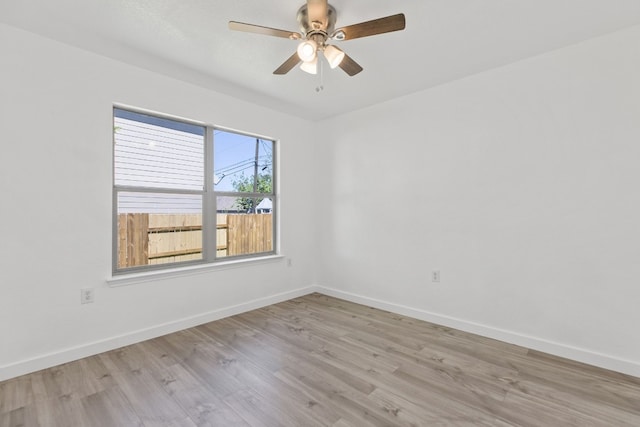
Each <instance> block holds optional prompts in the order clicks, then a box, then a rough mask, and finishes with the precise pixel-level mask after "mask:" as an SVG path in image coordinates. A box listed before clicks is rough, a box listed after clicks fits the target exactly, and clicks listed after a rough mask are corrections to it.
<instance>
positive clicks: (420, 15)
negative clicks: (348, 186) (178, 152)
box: [0, 0, 640, 120]
mask: <svg viewBox="0 0 640 427" xmlns="http://www.w3.org/2000/svg"><path fill="white" fill-rule="evenodd" d="M303 3H304V0H267V1H265V0H234V1H222V0H55V1H54V0H0V22H4V23H6V24H9V25H12V26H15V27H19V28H23V29H26V30H28V31H32V32H35V33H39V34H42V35H44V36H47V37H51V38H53V39H57V40H60V41H62V42H65V43H69V44H72V45H75V46H78V47H81V48H83V49H87V50H90V51H93V52H96V53H98V54H102V55H106V56H109V57H113V58H115V59H119V60H123V61H125V62H129V63H131V64H134V65H137V66H141V67H144V68H148V69H151V70H154V71H158V72H161V73H164V74H167V75H170V76H173V77H177V78H180V79H183V80H187V81H190V82H193V83H196V84H199V85H202V86H205V87H210V88H212V89H215V90H217V91H219V92H224V93H227V94H229V95H232V96H235V97H238V98H241V99H246V100H249V101H251V102H255V103H258V104H261V105H265V106H268V107H270V108H274V109H278V110H281V111H284V112H286V113H290V114H295V115H298V116H301V117H305V118H309V119H312V120H317V119H322V118H326V117H329V116H332V115H336V114H340V113H344V112H347V111H351V110H355V109H359V108H363V107H366V106H368V105H371V104H374V103H378V102H381V101H384V100H387V99H391V98H396V97H399V96H402V95H406V94H408V93H412V92H415V91H419V90H423V89H427V88H429V87H433V86H436V85H439V84H443V83H446V82H449V81H452V80H456V79H459V78H462V77H465V76H468V75H472V74H475V73H478V72H482V71H484V70H488V69H491V68H495V67H499V66H502V65H506V64H509V63H512V62H515V61H518V60H521V59H524V58H527V57H531V56H534V55H538V54H541V53H544V52H547V51H550V50H554V49H558V48H561V47H563V46H567V45H570V44H574V43H577V42H580V41H582V40H586V39H589V38H593V37H596V36H599V35H603V34H606V33H609V32H612V31H616V30H619V29H622V28H625V27H628V26H631V25H636V24H639V23H640V1H639V0H413V1H383V0H333V1H331V2H330V4H332V5H333V6H334V7H335V8H336V10H337V16H338V20H337V24H336V27H341V26H345V25H350V24H355V23H358V22H362V21H367V20H370V19H375V18H379V17H383V16H388V15H392V14H396V13H399V12H403V13H404V14H405V15H406V21H407V28H406V30H405V31H399V32H395V33H389V34H382V35H377V36H373V37H368V38H363V39H357V40H351V41H346V42H340V43H336V44H337V45H339V46H340V47H341V48H342V49H343V50H345V51H346V52H347V53H348V54H349V55H350V56H351V57H352V58H353V59H354V60H356V61H357V62H358V63H360V64H361V65H362V66H363V67H364V71H363V72H362V73H360V74H358V75H356V76H354V77H349V76H347V75H346V74H345V73H344V72H343V71H342V70H340V69H335V70H330V69H328V67H325V73H324V82H323V85H324V90H323V91H322V92H320V93H317V92H316V91H315V88H316V86H318V82H319V77H318V76H312V75H309V74H307V73H304V72H302V71H301V70H299V69H298V68H295V69H294V70H292V71H291V72H289V74H287V75H285V76H275V75H273V74H272V72H273V70H274V69H276V68H277V67H278V66H279V65H280V64H281V63H282V62H284V60H285V59H287V58H288V57H289V56H290V55H291V54H292V53H293V52H294V51H295V48H296V42H294V41H291V40H288V39H282V38H276V37H267V36H260V35H256V34H248V33H241V32H235V31H231V30H229V29H228V26H227V22H228V21H229V20H236V21H241V22H249V23H254V24H258V25H263V26H268V27H274V28H279V29H284V30H292V31H299V29H298V25H297V22H296V12H297V10H298V8H299V7H300V6H301V5H302V4H303Z"/></svg>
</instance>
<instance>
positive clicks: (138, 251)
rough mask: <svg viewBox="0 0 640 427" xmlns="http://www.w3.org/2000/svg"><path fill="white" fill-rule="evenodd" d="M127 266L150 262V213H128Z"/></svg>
mask: <svg viewBox="0 0 640 427" xmlns="http://www.w3.org/2000/svg"><path fill="white" fill-rule="evenodd" d="M126 227H127V255H126V256H127V267H134V266H138V265H147V264H149V214H127V226H126Z"/></svg>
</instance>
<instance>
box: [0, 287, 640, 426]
mask: <svg viewBox="0 0 640 427" xmlns="http://www.w3.org/2000/svg"><path fill="white" fill-rule="evenodd" d="M371 425H373V426H478V425H482V426H513V425H517V426H640V379H639V378H635V377H630V376H625V375H622V374H618V373H614V372H610V371H606V370H602V369H598V368H594V367H591V366H587V365H583V364H580V363H576V362H572V361H568V360H564V359H560V358H557V357H553V356H549V355H546V354H542V353H539V352H536V351H532V350H528V349H526V348H522V347H517V346H514V345H509V344H505V343H502V342H499V341H495V340H491V339H487V338H482V337H479V336H476V335H472V334H468V333H464V332H460V331H457V330H453V329H449V328H445V327H441V326H436V325H433V324H430V323H426V322H422V321H419V320H415V319H411V318H407V317H403V316H399V315H396V314H392V313H388V312H385V311H380V310H377V309H373V308H369V307H365V306H362V305H358V304H353V303H350V302H346V301H342V300H339V299H335V298H330V297H327V296H324V295H320V294H312V295H308V296H305V297H302V298H297V299H294V300H291V301H287V302H284V303H280V304H276V305H272V306H269V307H266V308H263V309H260V310H255V311H252V312H249V313H245V314H242V315H238V316H233V317H230V318H227V319H223V320H219V321H216V322H212V323H209V324H206V325H202V326H199V327H196V328H192V329H188V330H185V331H181V332H177V333H174V334H171V335H167V336H164V337H161V338H157V339H153V340H150V341H146V342H143V343H140V344H136V345H132V346H128V347H124V348H121V349H118V350H114V351H110V352H107V353H103V354H100V355H97V356H93V357H89V358H86V359H82V360H79V361H76V362H72V363H67V364H65V365H61V366H58V367H55V368H51V369H47V370H44V371H40V372H36V373H34V374H30V375H26V376H22V377H19V378H15V379H12V380H9V381H5V382H2V383H0V427H17V426H29V427H31V426H42V427H45V426H46V427H49V426H74V427H76V426H96V427H108V426H118V427H122V426H222V427H227V426H295V427H301V426H335V427H348V426H371Z"/></svg>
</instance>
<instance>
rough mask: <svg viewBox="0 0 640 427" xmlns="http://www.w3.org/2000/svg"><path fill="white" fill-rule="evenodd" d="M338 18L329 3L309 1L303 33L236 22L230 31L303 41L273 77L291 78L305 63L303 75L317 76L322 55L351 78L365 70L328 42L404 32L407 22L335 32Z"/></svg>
mask: <svg viewBox="0 0 640 427" xmlns="http://www.w3.org/2000/svg"><path fill="white" fill-rule="evenodd" d="M336 18H337V12H336V10H335V8H334V7H333V6H331V5H330V4H329V3H328V2H327V0H307V3H306V4H304V5H302V7H301V8H300V9H299V10H298V16H297V19H298V23H299V25H300V31H301V32H300V33H297V32H292V31H287V30H278V29H275V28H269V27H263V26H260V25H254V24H246V23H244V22H236V21H229V28H230V29H232V30H236V31H245V32H248V33H255V34H262V35H267V36H274V37H284V38H288V39H291V40H300V44H299V45H298V49H297V51H296V53H294V54H293V55H291V57H290V58H289V59H287V60H286V61H284V63H283V64H282V65H280V66H279V67H278V68H277V69H276V70H275V71H274V72H273V74H287V73H288V72H289V71H291V70H292V69H293V68H294V67H295V66H296V65H298V64H299V63H300V62H302V65H301V66H300V68H301V69H302V70H303V71H306V72H308V73H311V74H316V73H317V69H318V53H319V52H321V53H322V54H323V55H324V57H325V58H326V59H327V61H328V62H329V66H330V67H331V68H335V67H340V68H341V69H342V70H344V72H346V73H347V74H348V75H350V76H355V75H356V74H358V73H359V72H360V71H362V67H361V66H360V65H359V64H358V63H357V62H356V61H354V60H353V59H351V57H350V56H349V55H347V54H345V53H344V52H343V51H342V50H341V49H340V48H338V47H337V46H334V45H331V44H328V43H327V42H328V41H330V40H335V41H346V40H353V39H357V38H361V37H368V36H373V35H376V34H382V33H390V32H392V31H400V30H404V28H405V18H404V14H402V13H399V14H397V15H391V16H387V17H384V18H378V19H374V20H371V21H366V22H361V23H359V24H354V25H348V26H346V27H341V28H338V29H335V23H336Z"/></svg>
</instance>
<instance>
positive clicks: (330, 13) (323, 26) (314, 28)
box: [297, 4, 338, 40]
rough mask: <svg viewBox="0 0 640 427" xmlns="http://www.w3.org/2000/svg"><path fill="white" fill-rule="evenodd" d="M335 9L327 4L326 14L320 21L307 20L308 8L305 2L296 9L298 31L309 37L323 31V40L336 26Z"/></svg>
mask: <svg viewBox="0 0 640 427" xmlns="http://www.w3.org/2000/svg"><path fill="white" fill-rule="evenodd" d="M337 17H338V16H337V12H336V9H335V8H334V7H333V6H331V5H330V4H327V14H326V17H325V18H324V19H323V20H322V21H321V22H320V21H313V22H309V10H308V8H307V4H304V5H302V7H301V8H300V9H299V10H298V16H297V19H298V24H300V31H301V32H302V34H304V35H305V36H307V38H309V37H310V36H312V35H313V34H318V33H320V34H322V33H324V36H325V37H324V38H325V40H326V39H327V38H328V36H329V34H331V33H333V31H334V29H335V26H336V19H337Z"/></svg>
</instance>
